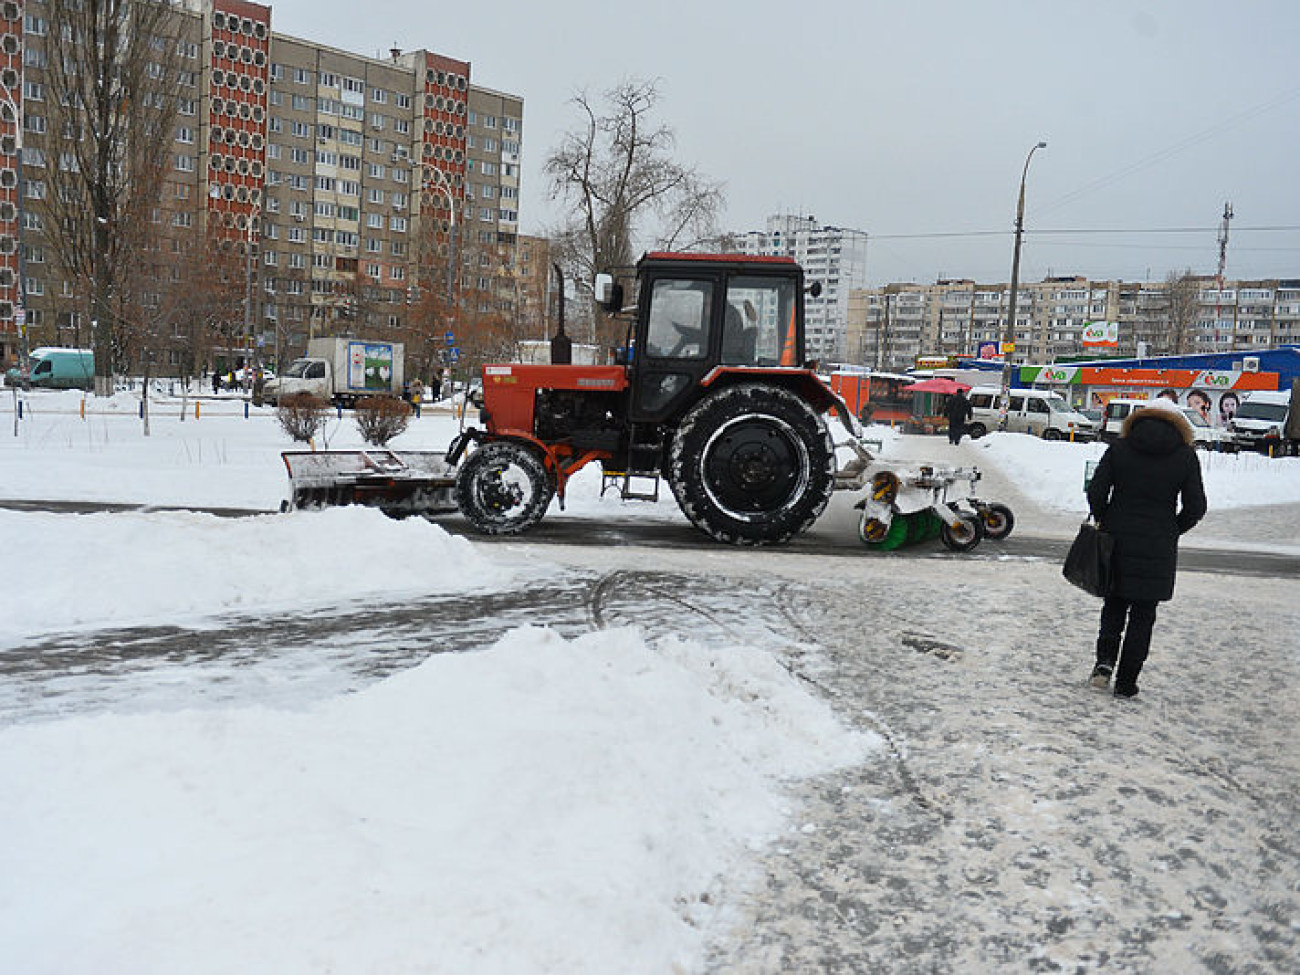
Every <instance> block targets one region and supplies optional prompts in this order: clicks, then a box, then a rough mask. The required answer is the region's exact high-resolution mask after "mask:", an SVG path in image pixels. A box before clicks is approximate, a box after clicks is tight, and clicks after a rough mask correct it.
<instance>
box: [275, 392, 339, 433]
mask: <svg viewBox="0 0 1300 975" xmlns="http://www.w3.org/2000/svg"><path fill="white" fill-rule="evenodd" d="M329 412H330V405H329V403H327V402H325V401H324V400H323V399H320V398H319V397H317V396H313V395H312V394H311V393H293V394H292V395H290V396H285V397H284V398H282V399H281V400H280V403H279V405H278V406H276V408H275V415H276V418H277V419H278V420H279V421H280V426H281V427H283V428H284V432H285V433H287V434H288V435H289V436H290V437H292V438H293V439H294V440H296V441H298V442H299V443H308V442H310V441H311V440H312V439H313V438H314V437H315V436H316V434H318V433H319V432H320V431H321V428H322V427H324V426H325V422H326V420H328V419H329Z"/></svg>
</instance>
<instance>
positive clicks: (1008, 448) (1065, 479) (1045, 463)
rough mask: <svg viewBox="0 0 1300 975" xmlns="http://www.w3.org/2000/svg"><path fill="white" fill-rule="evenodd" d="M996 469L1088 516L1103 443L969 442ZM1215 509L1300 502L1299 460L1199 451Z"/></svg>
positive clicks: (1000, 437)
mask: <svg viewBox="0 0 1300 975" xmlns="http://www.w3.org/2000/svg"><path fill="white" fill-rule="evenodd" d="M967 443H970V444H971V445H972V446H974V447H975V448H976V449H977V450H980V451H982V452H983V454H984V455H985V456H986V457H987V458H988V460H989V462H990V463H992V464H995V465H997V467H998V469H999V470H1000V471H1002V473H1003V474H1005V475H1006V476H1007V477H1009V478H1011V479H1012V480H1013V481H1014V482H1015V484H1016V487H1017V488H1019V489H1020V490H1021V491H1023V492H1024V493H1025V494H1027V495H1029V496H1030V497H1031V498H1033V499H1034V500H1035V501H1037V502H1038V503H1040V504H1042V505H1044V506H1045V507H1048V508H1053V509H1055V510H1057V511H1082V512H1085V513H1086V511H1087V502H1086V501H1084V500H1083V478H1084V471H1085V468H1086V465H1087V463H1088V462H1089V461H1098V460H1101V456H1102V454H1104V453H1105V452H1106V445H1105V444H1102V443H1088V444H1075V443H1069V442H1067V441H1055V442H1051V441H1046V440H1042V439H1040V438H1038V437H1031V436H1028V435H1026V434H1021V433H992V434H989V435H988V436H987V437H981V438H980V439H979V440H974V441H967ZM1197 456H1198V457H1200V460H1201V476H1202V479H1203V480H1204V482H1205V494H1206V497H1207V499H1208V500H1209V503H1210V508H1211V510H1216V511H1217V510H1221V509H1224V508H1247V507H1255V506H1259V505H1268V504H1288V503H1293V502H1296V501H1300V457H1265V456H1264V455H1263V454H1258V453H1236V454H1227V453H1213V452H1209V451H1197Z"/></svg>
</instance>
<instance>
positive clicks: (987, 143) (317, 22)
mask: <svg viewBox="0 0 1300 975" xmlns="http://www.w3.org/2000/svg"><path fill="white" fill-rule="evenodd" d="M358 10H360V11H363V13H362V14H361V15H360V16H359V15H358ZM272 27H273V28H274V29H275V30H277V31H280V32H283V33H288V34H293V35H296V36H300V37H307V38H310V39H313V40H317V41H320V42H323V43H326V44H330V45H332V46H335V47H339V48H343V49H345V50H348V51H353V52H356V53H361V54H368V55H372V56H374V55H380V56H387V51H388V49H389V48H390V47H391V46H392V45H393V44H394V42H396V44H397V46H399V47H401V48H403V49H406V50H411V49H415V48H421V47H423V48H428V49H430V50H434V51H437V52H439V53H443V54H447V55H449V56H452V57H456V58H461V59H463V60H467V61H469V62H471V64H472V75H471V77H472V80H473V81H474V83H475V84H477V85H480V86H484V87H487V88H494V89H497V90H499V91H506V92H510V93H511V94H516V95H520V96H522V97H523V98H524V143H523V149H524V157H525V158H524V162H525V165H524V172H523V179H524V181H523V188H522V190H521V196H522V199H521V201H520V204H521V205H520V220H521V230H522V231H524V232H526V233H544V232H545V230H546V229H547V227H548V226H551V225H553V224H554V223H555V221H556V219H557V216H558V212H557V210H556V209H555V206H554V204H553V203H552V202H551V201H550V200H549V199H548V189H547V186H546V183H545V180H544V178H543V177H542V174H541V165H542V162H543V160H544V158H545V156H546V154H547V152H548V151H549V150H550V149H551V148H552V146H554V145H555V144H556V142H557V141H558V137H559V134H560V133H561V132H563V131H564V130H565V129H567V128H570V127H572V126H573V125H574V123H575V122H576V120H577V116H576V114H575V112H574V108H573V106H572V104H571V102H570V99H571V98H572V96H573V94H574V93H575V92H576V91H578V90H581V89H587V90H589V91H592V92H600V91H603V90H605V89H608V88H609V87H612V86H613V85H615V84H617V83H618V82H620V81H622V80H624V79H627V78H657V79H660V80H661V86H662V91H663V95H664V97H663V101H662V102H661V105H660V109H659V117H660V119H661V120H662V121H663V122H665V123H667V124H669V125H670V126H672V127H673V128H674V129H675V130H676V133H677V136H678V150H679V154H680V158H681V160H682V161H684V162H687V163H691V164H693V165H695V166H696V167H698V168H699V169H700V170H701V171H702V172H703V173H705V174H707V175H708V176H710V177H712V178H715V179H717V180H720V181H721V182H723V183H724V184H725V188H726V195H727V209H726V212H725V214H724V217H723V227H722V229H726V230H733V231H744V230H754V229H762V227H763V225H764V220H765V218H766V217H767V216H768V215H770V214H775V213H783V212H790V213H801V214H804V215H812V216H815V217H816V218H817V220H818V221H820V222H821V223H823V224H833V225H837V226H843V227H854V228H859V229H862V230H865V231H867V232H868V233H869V234H870V235H871V243H870V245H869V248H868V263H869V269H868V271H869V277H870V280H871V283H872V284H881V283H886V282H890V281H917V282H931V281H933V280H935V278H937V277H938V276H940V275H944V276H948V277H970V278H975V279H977V280H980V281H989V282H994V281H1005V280H1007V279H1008V278H1009V276H1010V268H1011V254H1012V234H1011V231H1012V228H1013V227H1014V223H1015V207H1016V193H1017V189H1018V186H1019V181H1020V174H1021V169H1022V167H1023V165H1024V161H1025V156H1026V154H1027V153H1028V152H1029V150H1030V148H1031V147H1032V146H1033V145H1034V144H1035V143H1036V142H1038V141H1039V140H1040V139H1041V140H1045V141H1046V142H1047V143H1048V147H1047V148H1046V149H1044V150H1041V151H1039V152H1037V153H1035V155H1034V158H1033V162H1032V164H1031V167H1030V170H1029V178H1028V181H1027V187H1028V190H1027V194H1026V218H1025V228H1026V233H1025V243H1024V253H1023V256H1022V259H1021V277H1022V279H1023V280H1038V279H1040V278H1042V277H1043V276H1045V275H1048V274H1070V273H1079V274H1085V275H1087V276H1089V277H1092V278H1095V279H1102V278H1125V279H1130V280H1147V279H1150V280H1163V279H1164V277H1165V276H1166V275H1167V274H1168V272H1169V271H1171V270H1173V269H1181V268H1191V269H1192V270H1193V271H1196V272H1202V273H1213V272H1214V271H1215V270H1216V266H1217V263H1218V244H1217V236H1218V225H1219V222H1220V218H1221V216H1222V212H1223V206H1224V203H1225V202H1226V201H1229V200H1230V201H1231V202H1232V204H1233V208H1234V211H1235V215H1236V216H1235V219H1234V220H1233V222H1232V235H1231V240H1230V243H1229V249H1228V259H1227V272H1226V273H1227V274H1228V276H1229V277H1296V278H1300V181H1298V176H1300V165H1298V161H1300V72H1297V71H1296V70H1295V66H1296V64H1297V63H1300V56H1298V54H1297V42H1300V2H1297V0H1237V2H1235V3H1230V2H1228V0H991V2H978V0H894V2H890V3H881V2H877V0H842V2H831V0H805V2H803V3H788V2H780V3H778V2H774V0H749V2H733V0H654V2H651V3H645V4H627V5H624V4H611V3H609V2H608V0H549V2H539V0H495V2H490V3H483V4H470V3H463V2H462V3H433V2H429V0H367V2H364V3H360V4H359V3H357V0H278V2H274V3H273V8H272ZM1272 227H1283V228H1288V229H1285V230H1276V231H1268V230H1265V229H1263V228H1272ZM1187 228H1200V231H1199V232H1197V233H1180V234H1171V233H1155V231H1158V230H1174V229H1187ZM1058 230H1071V231H1110V232H1109V233H1086V234H1082V233H1076V234H1056V233H1046V231H1058ZM1118 231H1124V233H1118ZM941 234H963V235H967V236H939V237H936V236H925V235H941Z"/></svg>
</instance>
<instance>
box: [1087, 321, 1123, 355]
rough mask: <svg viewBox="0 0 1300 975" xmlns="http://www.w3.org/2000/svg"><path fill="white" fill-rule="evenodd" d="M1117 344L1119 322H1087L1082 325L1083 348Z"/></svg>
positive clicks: (1112, 346) (1109, 346)
mask: <svg viewBox="0 0 1300 975" xmlns="http://www.w3.org/2000/svg"><path fill="white" fill-rule="evenodd" d="M1118 346H1119V322H1088V323H1087V324H1086V325H1084V327H1083V347H1084V348H1085V349H1092V348H1099V347H1108V348H1117V347H1118Z"/></svg>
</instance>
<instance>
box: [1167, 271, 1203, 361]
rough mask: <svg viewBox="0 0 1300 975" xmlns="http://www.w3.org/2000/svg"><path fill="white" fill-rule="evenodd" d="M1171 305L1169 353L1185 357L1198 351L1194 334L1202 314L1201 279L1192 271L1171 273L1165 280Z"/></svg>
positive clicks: (1169, 306)
mask: <svg viewBox="0 0 1300 975" xmlns="http://www.w3.org/2000/svg"><path fill="white" fill-rule="evenodd" d="M1165 289H1166V293H1167V295H1168V300H1169V305H1168V314H1169V351H1170V352H1172V353H1173V354H1175V355H1183V354H1186V353H1188V352H1194V351H1196V350H1195V349H1194V348H1193V344H1194V343H1193V341H1192V338H1193V336H1192V332H1193V329H1194V328H1195V325H1196V319H1197V316H1198V313H1199V312H1200V294H1201V279H1199V278H1197V277H1196V276H1195V275H1194V274H1193V273H1192V272H1191V270H1190V269H1187V270H1183V271H1171V272H1170V273H1169V275H1168V276H1167V277H1166V278H1165Z"/></svg>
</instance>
